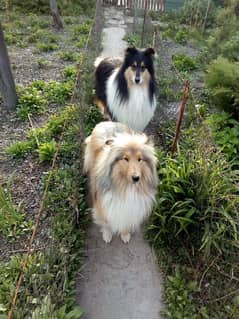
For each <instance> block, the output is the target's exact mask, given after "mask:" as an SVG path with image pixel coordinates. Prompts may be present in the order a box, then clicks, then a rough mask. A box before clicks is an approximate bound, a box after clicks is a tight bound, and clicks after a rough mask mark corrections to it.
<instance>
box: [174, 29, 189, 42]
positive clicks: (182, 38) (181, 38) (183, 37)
mask: <svg viewBox="0 0 239 319" xmlns="http://www.w3.org/2000/svg"><path fill="white" fill-rule="evenodd" d="M188 38H189V34H188V31H187V30H186V29H180V30H178V32H177V33H176V34H175V38H174V39H175V41H176V42H178V43H181V44H185V43H186V42H187V40H188Z"/></svg>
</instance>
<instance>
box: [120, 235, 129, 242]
mask: <svg viewBox="0 0 239 319" xmlns="http://www.w3.org/2000/svg"><path fill="white" fill-rule="evenodd" d="M120 238H121V240H122V241H123V242H124V243H125V244H128V243H129V241H130V238H131V235H130V233H124V234H120Z"/></svg>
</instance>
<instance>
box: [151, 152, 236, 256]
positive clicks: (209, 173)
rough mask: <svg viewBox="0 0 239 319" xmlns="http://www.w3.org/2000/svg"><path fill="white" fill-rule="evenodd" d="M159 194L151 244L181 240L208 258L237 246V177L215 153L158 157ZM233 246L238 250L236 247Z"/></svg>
mask: <svg viewBox="0 0 239 319" xmlns="http://www.w3.org/2000/svg"><path fill="white" fill-rule="evenodd" d="M160 164H161V168H160V169H159V180H160V185H159V192H158V197H157V205H156V208H155V210H154V212H153V214H152V216H151V218H150V222H149V227H148V229H147V234H148V237H149V239H150V241H151V243H152V244H153V245H155V246H156V247H157V246H160V245H161V244H162V242H163V243H164V245H165V246H167V247H173V248H174V249H177V247H180V245H181V243H182V242H183V243H184V244H185V245H187V246H189V247H188V248H191V247H190V245H191V243H192V246H193V250H194V251H195V250H198V249H200V250H201V251H202V253H203V254H204V256H206V257H207V256H209V255H210V253H212V252H213V251H216V252H217V253H218V252H219V253H223V252H226V251H227V250H229V251H232V250H233V248H235V246H236V245H238V231H239V222H238V217H239V197H238V190H239V185H238V175H237V174H238V173H237V172H233V171H231V168H230V166H229V164H228V163H227V162H226V161H225V160H223V157H222V156H221V155H220V153H219V152H215V149H210V147H208V146H207V150H203V151H202V150H198V151H196V152H195V153H188V152H187V154H179V155H178V156H177V157H176V158H171V157H170V156H166V157H163V156H162V155H160ZM234 245H235V246H234Z"/></svg>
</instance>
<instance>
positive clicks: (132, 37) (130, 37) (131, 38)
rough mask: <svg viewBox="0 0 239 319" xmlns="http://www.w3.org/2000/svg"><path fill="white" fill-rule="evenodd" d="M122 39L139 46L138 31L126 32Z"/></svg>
mask: <svg viewBox="0 0 239 319" xmlns="http://www.w3.org/2000/svg"><path fill="white" fill-rule="evenodd" d="M123 40H125V41H127V42H128V43H129V44H130V45H133V46H136V47H139V46H140V44H141V37H140V34H139V33H127V34H126V35H125V36H124V38H123Z"/></svg>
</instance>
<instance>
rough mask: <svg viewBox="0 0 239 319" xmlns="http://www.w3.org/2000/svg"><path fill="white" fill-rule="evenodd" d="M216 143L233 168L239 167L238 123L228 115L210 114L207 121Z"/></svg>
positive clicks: (223, 113)
mask: <svg viewBox="0 0 239 319" xmlns="http://www.w3.org/2000/svg"><path fill="white" fill-rule="evenodd" d="M206 122H207V124H209V126H210V128H211V129H212V133H213V136H214V138H215V141H216V143H217V144H218V145H219V147H220V149H221V150H222V152H223V153H224V154H225V155H226V157H227V159H228V161H230V162H231V163H232V165H233V167H235V168H238V167H239V122H238V121H236V120H235V119H233V118H232V117H231V115H230V114H228V113H225V112H222V113H220V114H212V115H210V116H209V117H208V118H207V120H206Z"/></svg>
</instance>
